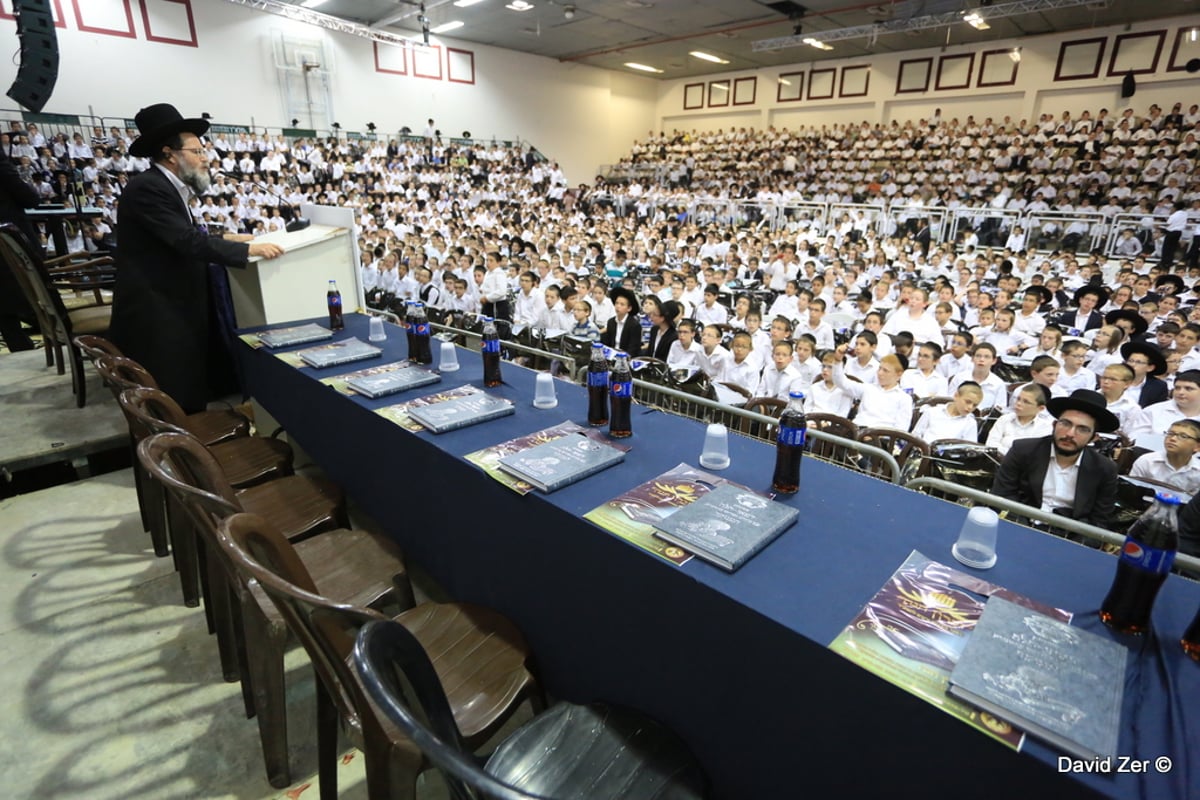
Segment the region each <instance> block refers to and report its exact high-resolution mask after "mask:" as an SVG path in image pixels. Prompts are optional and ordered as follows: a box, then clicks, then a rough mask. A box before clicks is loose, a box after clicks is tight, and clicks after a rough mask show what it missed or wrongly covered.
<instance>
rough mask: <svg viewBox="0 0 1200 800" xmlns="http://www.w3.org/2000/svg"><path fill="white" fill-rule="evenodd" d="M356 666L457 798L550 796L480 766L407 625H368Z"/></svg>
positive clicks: (359, 641)
mask: <svg viewBox="0 0 1200 800" xmlns="http://www.w3.org/2000/svg"><path fill="white" fill-rule="evenodd" d="M354 666H355V669H356V670H357V671H358V676H359V679H360V681H361V682H362V685H363V688H364V689H365V690H366V693H367V695H368V696H370V698H371V700H373V701H374V703H375V706H376V707H377V708H378V709H379V710H380V711H382V712H383V714H384V715H386V716H387V718H388V721H390V722H391V723H392V724H393V725H394V726H396V727H397V728H398V729H399V730H400V731H401V732H402V733H403V734H404V735H405V736H407V737H408V738H409V739H411V740H412V741H413V743H414V744H416V746H417V747H418V748H420V750H421V752H422V753H424V754H425V756H426V757H427V758H428V759H429V760H430V761H431V762H432V763H433V764H434V765H435V766H437V768H438V769H440V770H441V771H442V774H443V776H444V777H445V779H446V785H447V787H448V788H449V790H450V795H451V797H453V798H454V800H480V799H481V798H488V800H545V799H544V798H541V797H539V796H537V795H532V794H529V793H527V792H523V791H521V790H519V789H514V788H512V787H511V786H508V785H507V784H504V783H502V782H500V781H498V780H496V779H495V778H493V777H492V776H491V775H489V774H488V773H487V772H486V771H485V770H484V769H483V768H482V767H481V766H480V765H479V761H478V760H477V759H476V758H475V757H474V756H473V755H472V754H471V752H470V750H469V749H467V747H466V745H465V744H464V743H463V741H462V737H461V736H460V735H459V732H458V727H457V726H456V725H455V723H454V714H453V712H452V711H451V710H450V702H449V700H447V699H446V693H445V691H444V690H443V689H442V684H441V681H440V680H439V679H438V676H437V672H436V671H435V670H434V668H433V663H432V662H430V660H429V656H428V655H427V654H426V652H425V649H424V648H423V647H422V646H421V643H420V642H419V641H417V638H416V637H415V636H413V635H412V633H410V632H409V631H408V630H407V629H406V628H405V627H404V626H403V625H401V624H400V623H398V622H393V621H391V620H386V621H377V622H368V623H367V624H366V625H364V626H363V628H362V630H360V631H359V632H358V639H357V641H356V642H355V644H354ZM410 700H411V701H412V702H409V701H410Z"/></svg>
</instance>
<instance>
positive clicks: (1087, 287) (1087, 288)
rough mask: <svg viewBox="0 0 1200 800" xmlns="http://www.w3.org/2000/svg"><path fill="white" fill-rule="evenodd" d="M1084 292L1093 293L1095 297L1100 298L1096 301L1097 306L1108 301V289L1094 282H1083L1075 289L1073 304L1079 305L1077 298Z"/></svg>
mask: <svg viewBox="0 0 1200 800" xmlns="http://www.w3.org/2000/svg"><path fill="white" fill-rule="evenodd" d="M1085 294H1094V295H1096V297H1098V298H1100V299H1099V300H1097V301H1096V306H1097V307H1099V306H1102V305H1104V304H1105V303H1107V302H1108V289H1105V288H1104V287H1103V286H1098V285H1097V284H1094V283H1085V284H1084V285H1083V286H1080V287H1079V288H1078V289H1076V290H1075V305H1079V298H1081V297H1083V296H1084V295H1085Z"/></svg>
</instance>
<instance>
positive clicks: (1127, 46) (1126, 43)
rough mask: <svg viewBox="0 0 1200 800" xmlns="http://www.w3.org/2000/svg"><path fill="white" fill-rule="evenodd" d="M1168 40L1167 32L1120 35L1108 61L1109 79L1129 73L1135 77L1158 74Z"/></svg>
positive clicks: (1114, 40) (1114, 41)
mask: <svg viewBox="0 0 1200 800" xmlns="http://www.w3.org/2000/svg"><path fill="white" fill-rule="evenodd" d="M1166 40H1167V32H1166V31H1165V30H1158V31H1143V32H1142V33H1122V34H1120V35H1119V36H1117V37H1116V38H1115V39H1113V47H1112V55H1111V56H1110V57H1109V59H1108V77H1110V78H1111V77H1114V76H1116V75H1125V74H1126V73H1129V72H1132V73H1133V74H1134V75H1148V74H1151V73H1154V72H1156V71H1157V70H1158V59H1159V58H1160V57H1161V56H1162V51H1163V44H1164V43H1165V42H1166Z"/></svg>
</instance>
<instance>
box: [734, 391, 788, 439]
mask: <svg viewBox="0 0 1200 800" xmlns="http://www.w3.org/2000/svg"><path fill="white" fill-rule="evenodd" d="M742 408H744V409H746V410H747V411H752V412H754V413H756V414H765V415H766V416H768V417H775V418H776V419H779V415H780V414H782V413H783V410H784V409H785V408H787V403H785V402H784V401H783V400H780V399H779V398H777V397H752V398H750V399H749V400H747V401H746V402H745V403H744V404H743V405H742ZM734 419H735V420H736V422H735V423H734V429H735V430H736V431H737V432H738V433H742V434H745V435H746V436H751V437H753V438H755V439H761V440H763V441H764V442H773V441H775V429H776V428H777V427H778V426H777V425H773V424H770V425H768V424H765V423H762V422H758V421H757V420H750V419H746V418H745V417H735V418H734Z"/></svg>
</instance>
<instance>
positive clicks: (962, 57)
mask: <svg viewBox="0 0 1200 800" xmlns="http://www.w3.org/2000/svg"><path fill="white" fill-rule="evenodd" d="M974 71H975V54H974V53H962V54H959V55H954V56H942V57H941V58H939V59H938V65H937V78H936V79H935V80H934V83H933V88H934V89H935V90H936V91H939V92H944V91H948V90H951V89H970V88H971V75H972V73H974Z"/></svg>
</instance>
